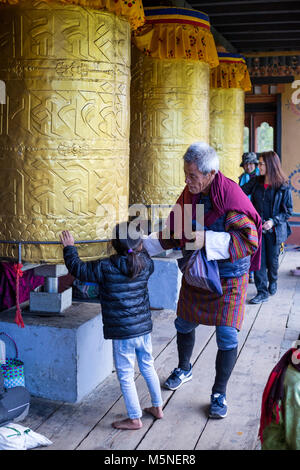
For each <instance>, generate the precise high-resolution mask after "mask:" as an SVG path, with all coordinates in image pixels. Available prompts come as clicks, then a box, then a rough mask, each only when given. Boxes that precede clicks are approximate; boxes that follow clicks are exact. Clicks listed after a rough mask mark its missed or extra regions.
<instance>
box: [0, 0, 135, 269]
mask: <svg viewBox="0 0 300 470" xmlns="http://www.w3.org/2000/svg"><path fill="white" fill-rule="evenodd" d="M0 38H1V41H0V57H1V62H0V79H2V80H4V81H5V82H6V89H7V104H6V105H0V171H1V173H0V174H1V176H0V227H1V228H0V239H6V240H27V241H28V240H43V241H57V240H58V237H59V233H60V232H61V231H62V230H64V229H67V230H70V231H71V232H72V233H73V234H74V237H75V239H77V240H94V239H103V238H105V239H106V238H109V236H110V230H111V228H112V224H113V222H114V220H113V215H114V214H113V212H114V209H115V210H116V219H117V220H119V219H120V220H122V219H124V218H127V207H128V178H129V173H128V172H129V112H128V111H129V97H130V92H129V83H130V49H129V48H130V26H129V23H128V22H127V21H126V20H124V19H122V18H120V17H117V16H116V15H114V14H112V13H109V12H104V11H94V10H89V9H86V8H82V7H78V6H66V5H59V4H53V5H50V4H46V3H41V2H31V1H28V2H23V3H21V4H20V5H16V6H5V8H2V9H1V22H0ZM106 204H111V205H112V206H111V208H110V209H109V210H106V209H107V207H106V206H105V205H106ZM119 208H121V209H120V210H119ZM106 251H107V245H106V244H105V245H104V246H103V245H98V244H97V245H95V244H91V245H81V247H80V248H79V254H80V256H82V257H83V258H84V259H91V258H95V253H97V256H98V255H101V254H104V253H106ZM22 255H23V260H24V261H28V262H40V261H44V262H53V263H54V262H55V263H57V262H61V261H62V249H61V246H55V245H48V246H45V245H44V246H43V245H40V246H33V245H24V246H23V250H22ZM0 256H12V257H13V256H17V250H16V249H14V248H12V247H11V246H4V245H0ZM97 256H96V257H97Z"/></svg>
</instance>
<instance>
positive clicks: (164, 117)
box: [130, 51, 209, 211]
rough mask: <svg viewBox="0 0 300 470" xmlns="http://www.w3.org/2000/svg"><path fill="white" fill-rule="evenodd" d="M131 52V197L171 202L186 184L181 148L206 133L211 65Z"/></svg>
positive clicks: (205, 138)
mask: <svg viewBox="0 0 300 470" xmlns="http://www.w3.org/2000/svg"><path fill="white" fill-rule="evenodd" d="M135 54H136V55H138V54H139V56H140V57H139V59H138V60H137V61H135V62H134V66H133V69H132V89H131V96H132V97H133V96H134V99H133V98H132V100H131V139H130V202H131V203H143V204H174V202H175V201H176V199H177V197H178V196H179V194H180V193H181V191H182V189H183V187H184V184H185V181H184V172H183V160H182V157H183V154H184V152H185V151H186V149H187V147H188V145H189V144H191V143H192V142H194V141H196V140H202V141H206V142H207V141H208V138H209V120H208V119H207V117H208V115H209V66H208V64H206V63H204V62H189V61H186V60H184V59H182V60H176V61H173V60H171V59H169V60H168V59H165V60H159V59H152V58H150V57H146V56H144V55H142V54H141V53H139V52H138V51H135ZM136 55H134V56H133V61H134V60H135V57H136ZM168 211H169V210H168Z"/></svg>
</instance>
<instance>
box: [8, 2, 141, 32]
mask: <svg viewBox="0 0 300 470" xmlns="http://www.w3.org/2000/svg"><path fill="white" fill-rule="evenodd" d="M24 1H26V0H0V4H1V3H6V4H8V5H16V4H18V3H24ZM44 1H46V2H48V3H55V1H54V0H44ZM56 2H58V3H65V4H67V5H72V4H73V5H79V6H82V7H87V8H93V9H95V10H104V9H105V10H108V11H110V12H112V13H115V14H116V15H118V16H124V17H125V18H127V19H128V21H129V23H130V25H131V28H132V29H133V30H135V29H137V28H139V27H140V26H142V25H143V24H144V23H145V16H144V8H143V3H142V0H56Z"/></svg>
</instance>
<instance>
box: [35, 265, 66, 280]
mask: <svg viewBox="0 0 300 470" xmlns="http://www.w3.org/2000/svg"><path fill="white" fill-rule="evenodd" d="M34 274H35V276H45V277H60V276H64V275H66V274H68V270H67V268H66V266H65V265H64V264H43V265H41V266H38V267H36V268H34Z"/></svg>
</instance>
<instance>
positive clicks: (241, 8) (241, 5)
mask: <svg viewBox="0 0 300 470" xmlns="http://www.w3.org/2000/svg"><path fill="white" fill-rule="evenodd" d="M190 3H191V5H192V7H193V8H196V9H199V10H201V9H203V11H205V13H207V14H208V15H210V16H220V15H240V14H245V15H252V14H253V13H259V14H264V13H288V12H296V11H300V5H299V2H298V1H293V0H292V1H290V0H284V1H281V2H274V0H273V1H271V2H265V1H260V2H256V3H254V2H249V3H248V2H247V3H246V2H241V1H237V2H234V3H230V4H229V2H221V3H215V4H213V3H212V2H211V3H209V4H207V3H205V4H204V3H202V2H194V3H193V2H190Z"/></svg>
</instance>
